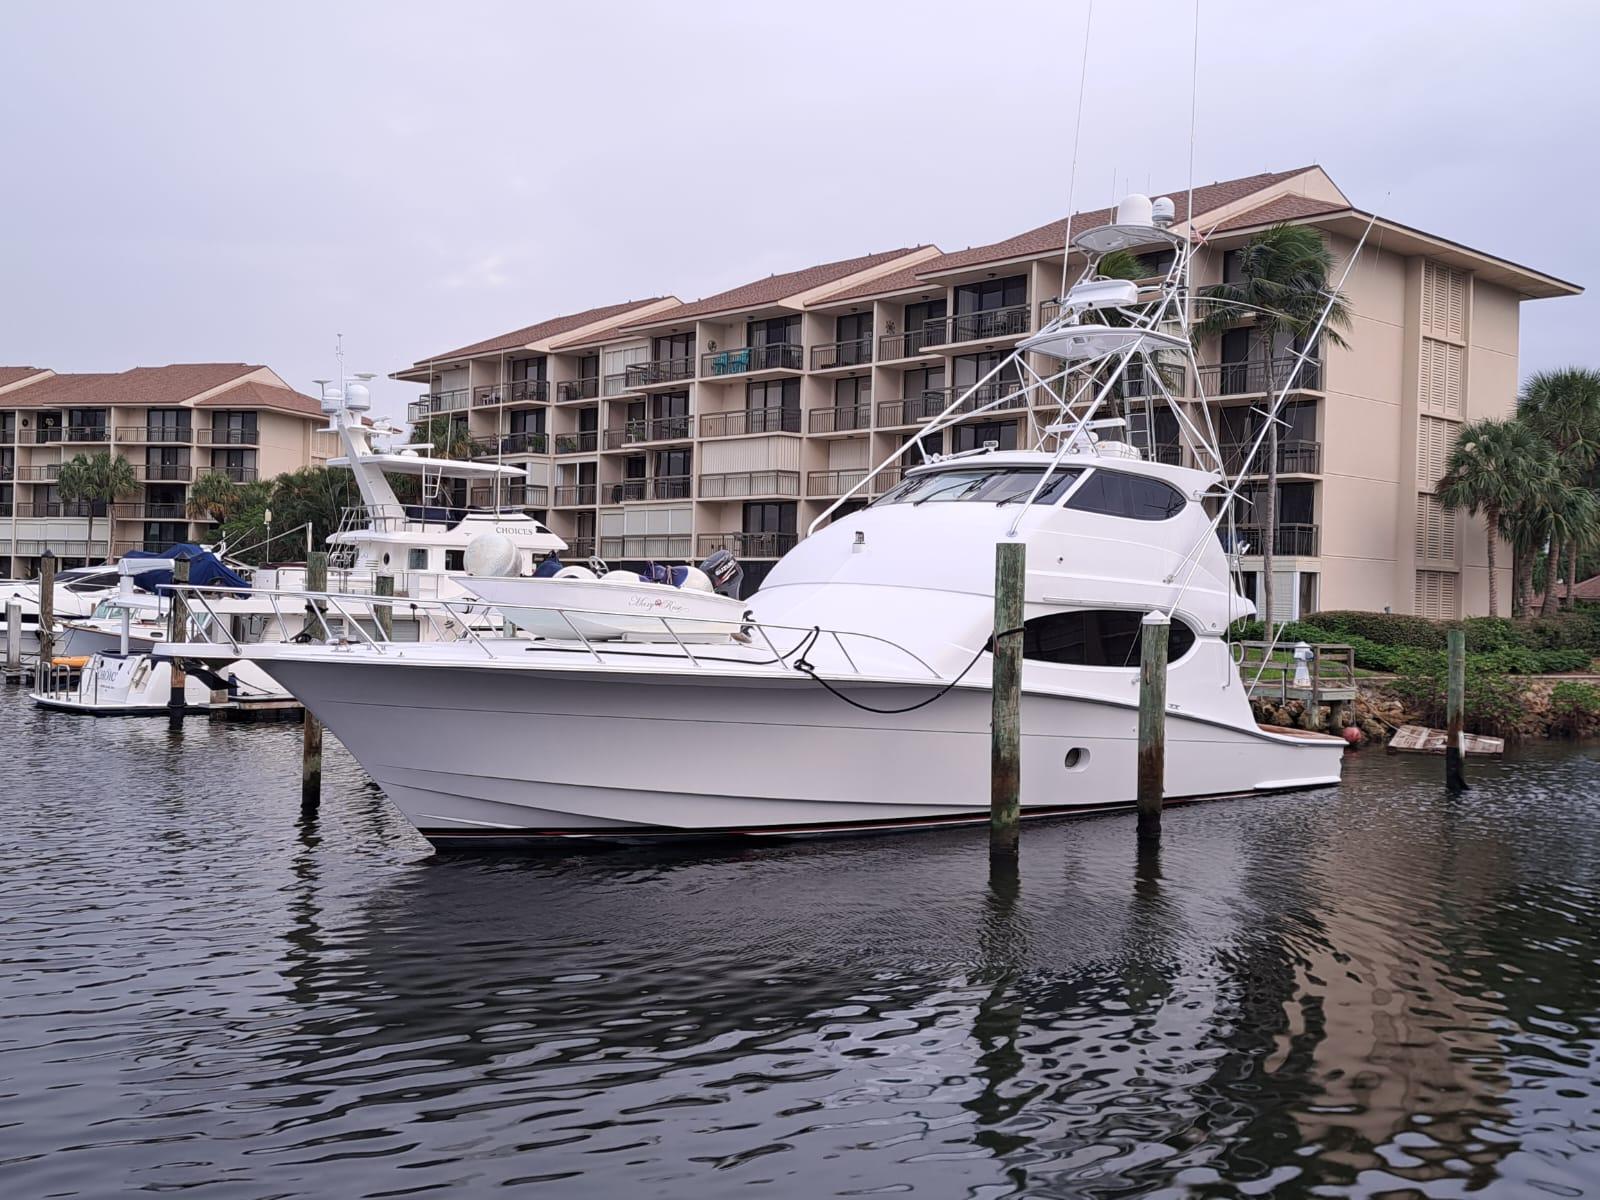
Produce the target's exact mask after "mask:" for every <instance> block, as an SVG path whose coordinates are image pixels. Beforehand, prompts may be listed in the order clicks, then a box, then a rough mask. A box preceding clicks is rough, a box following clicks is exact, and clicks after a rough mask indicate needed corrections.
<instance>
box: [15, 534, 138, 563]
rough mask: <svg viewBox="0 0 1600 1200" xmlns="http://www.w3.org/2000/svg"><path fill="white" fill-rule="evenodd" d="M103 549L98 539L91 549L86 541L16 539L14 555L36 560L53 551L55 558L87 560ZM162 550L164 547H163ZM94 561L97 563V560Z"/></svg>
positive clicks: (100, 552) (102, 551) (101, 552)
mask: <svg viewBox="0 0 1600 1200" xmlns="http://www.w3.org/2000/svg"><path fill="white" fill-rule="evenodd" d="M169 544H170V543H169ZM105 549H106V544H105V542H104V541H102V540H101V539H100V538H98V537H96V538H95V541H94V546H93V547H91V546H90V545H89V543H88V542H87V541H65V542H64V541H60V540H56V539H46V540H44V541H38V540H36V539H33V538H18V539H17V544H16V554H17V557H19V558H38V557H39V556H40V555H41V554H43V553H44V552H45V551H46V550H53V551H55V555H56V557H57V558H81V559H88V558H89V556H90V554H91V553H95V554H104V553H105ZM162 549H166V547H165V546H163V547H162ZM95 561H96V562H98V561H99V559H96V560H95Z"/></svg>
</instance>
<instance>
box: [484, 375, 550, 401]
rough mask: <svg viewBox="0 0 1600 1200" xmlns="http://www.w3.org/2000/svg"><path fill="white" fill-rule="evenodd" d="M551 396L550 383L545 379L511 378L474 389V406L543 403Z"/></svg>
mask: <svg viewBox="0 0 1600 1200" xmlns="http://www.w3.org/2000/svg"><path fill="white" fill-rule="evenodd" d="M549 398H550V384H549V382H548V381H546V380H543V379H511V380H508V381H506V382H505V383H484V384H479V385H478V386H477V387H475V388H473V389H472V404H473V407H474V408H484V407H492V406H493V405H496V404H543V403H544V402H545V401H546V400H548V399H549Z"/></svg>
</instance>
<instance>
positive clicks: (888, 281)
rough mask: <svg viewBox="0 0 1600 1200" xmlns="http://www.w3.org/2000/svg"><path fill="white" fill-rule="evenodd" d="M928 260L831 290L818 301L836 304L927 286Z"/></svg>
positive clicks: (931, 260) (934, 260) (819, 302)
mask: <svg viewBox="0 0 1600 1200" xmlns="http://www.w3.org/2000/svg"><path fill="white" fill-rule="evenodd" d="M938 261H939V260H938V259H937V258H933V259H929V260H928V262H938ZM928 262H920V263H917V264H916V265H914V266H910V267H907V268H905V270H903V271H893V272H891V273H890V274H888V275H880V276H878V278H876V279H871V280H868V281H867V282H866V283H858V284H856V285H855V286H853V287H849V288H846V289H845V290H844V291H842V292H830V293H828V295H826V296H824V297H823V298H822V299H821V300H819V301H817V303H818V304H835V303H837V302H838V301H840V300H855V299H858V298H862V297H866V296H882V295H886V294H888V293H890V292H903V291H905V290H906V289H907V288H914V287H918V286H925V285H924V284H923V279H922V274H923V272H925V271H926V270H927V269H928ZM939 286H940V287H941V288H942V287H943V286H944V285H943V284H940V285H939Z"/></svg>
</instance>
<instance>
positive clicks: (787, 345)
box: [700, 342, 806, 376]
mask: <svg viewBox="0 0 1600 1200" xmlns="http://www.w3.org/2000/svg"><path fill="white" fill-rule="evenodd" d="M805 365H806V351H805V347H804V346H801V345H800V344H799V343H798V342H769V343H767V344H766V345H765V346H741V347H739V348H738V349H737V350H712V351H710V352H708V353H706V354H702V355H701V356H700V374H702V375H706V376H713V375H747V374H749V373H750V372H751V371H803V370H805Z"/></svg>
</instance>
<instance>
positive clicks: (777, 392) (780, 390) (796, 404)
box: [744, 379, 800, 432]
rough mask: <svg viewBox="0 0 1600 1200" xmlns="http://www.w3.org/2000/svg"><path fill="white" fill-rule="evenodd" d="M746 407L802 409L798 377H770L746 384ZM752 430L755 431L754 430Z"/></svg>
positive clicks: (793, 410)
mask: <svg viewBox="0 0 1600 1200" xmlns="http://www.w3.org/2000/svg"><path fill="white" fill-rule="evenodd" d="M744 406H745V408H746V409H752V410H753V409H758V408H782V409H787V410H789V411H790V412H799V411H800V381H799V380H798V379H768V380H765V381H763V382H760V383H747V384H745V385H744ZM751 432H755V431H754V430H752V431H751Z"/></svg>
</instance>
